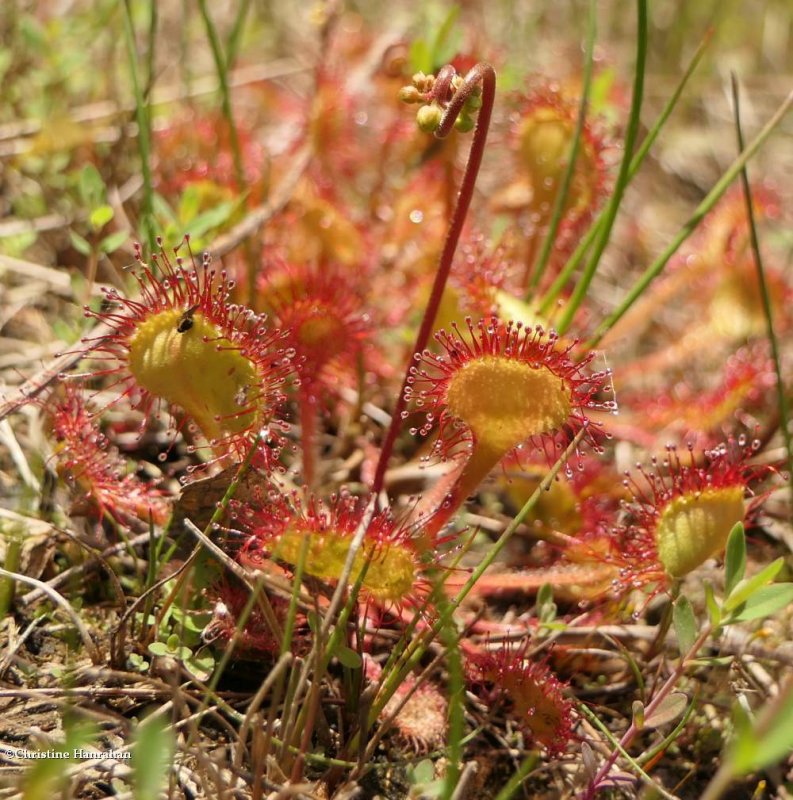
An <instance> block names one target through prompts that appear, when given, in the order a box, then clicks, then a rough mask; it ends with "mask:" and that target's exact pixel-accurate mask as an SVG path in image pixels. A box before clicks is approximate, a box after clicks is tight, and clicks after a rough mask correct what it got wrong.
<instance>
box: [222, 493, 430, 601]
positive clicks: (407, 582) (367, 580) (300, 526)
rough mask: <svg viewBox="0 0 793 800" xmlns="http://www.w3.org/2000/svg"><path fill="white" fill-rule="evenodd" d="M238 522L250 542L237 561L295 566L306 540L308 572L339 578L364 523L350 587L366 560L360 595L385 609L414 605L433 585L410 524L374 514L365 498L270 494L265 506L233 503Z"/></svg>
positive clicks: (387, 514)
mask: <svg viewBox="0 0 793 800" xmlns="http://www.w3.org/2000/svg"><path fill="white" fill-rule="evenodd" d="M232 508H233V518H234V524H235V525H236V526H238V527H239V528H240V529H241V530H242V532H243V534H244V535H247V537H248V538H247V542H246V543H245V545H244V546H243V548H242V550H241V552H240V554H239V557H238V558H239V561H240V562H241V563H242V564H243V565H245V566H248V567H254V568H260V567H262V566H263V563H264V562H265V560H267V559H272V560H275V561H277V562H280V563H283V564H286V565H288V566H290V567H295V566H296V565H297V564H298V562H299V560H300V553H301V550H302V547H303V543H304V542H305V541H306V540H308V549H307V552H306V556H305V562H304V573H305V574H306V575H311V576H313V577H315V578H319V579H321V580H325V581H338V579H339V578H340V577H341V574H342V572H343V570H344V565H345V562H346V560H347V556H348V553H349V552H350V546H351V545H352V542H353V539H354V537H355V535H356V533H357V532H358V531H359V529H360V528H361V526H365V529H366V530H365V533H364V536H363V541H362V543H361V546H360V548H359V550H358V552H357V554H356V556H355V559H354V561H353V568H352V571H351V574H350V585H352V584H354V583H355V582H356V580H357V579H358V577H359V575H360V574H361V572H362V571H363V569H364V566H365V565H367V564H368V566H367V569H366V573H365V575H364V577H363V582H362V585H361V594H360V596H361V598H362V599H363V600H365V601H367V602H372V603H374V604H376V605H379V606H383V607H394V608H400V607H406V606H410V607H414V606H419V605H421V600H422V599H423V597H424V596H426V593H427V591H428V588H429V584H428V582H427V580H426V579H425V578H424V576H423V573H424V570H425V565H424V564H423V562H422V560H421V558H420V556H419V553H418V550H417V546H416V533H415V531H414V528H413V527H412V526H409V525H407V524H403V523H400V522H399V521H397V520H396V519H394V517H393V516H392V514H391V513H390V512H389V511H388V510H383V511H376V512H372V511H371V510H370V509H369V507H368V504H366V503H365V502H363V501H362V500H360V499H358V498H355V497H349V496H337V497H333V498H331V501H330V502H329V503H328V504H325V503H323V502H322V501H321V500H315V499H313V498H311V499H310V500H308V502H307V503H305V504H304V503H302V502H301V501H300V499H299V498H298V497H296V496H294V495H292V496H289V497H284V496H279V495H276V494H271V495H270V496H269V497H268V498H267V500H265V501H264V502H263V503H262V504H258V503H257V504H255V505H253V504H238V503H232Z"/></svg>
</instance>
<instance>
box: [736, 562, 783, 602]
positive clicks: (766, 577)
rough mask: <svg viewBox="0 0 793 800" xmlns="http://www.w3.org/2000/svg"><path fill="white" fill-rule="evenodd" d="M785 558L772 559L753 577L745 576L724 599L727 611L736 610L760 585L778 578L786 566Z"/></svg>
mask: <svg viewBox="0 0 793 800" xmlns="http://www.w3.org/2000/svg"><path fill="white" fill-rule="evenodd" d="M784 563H785V560H784V558H782V556H780V557H779V558H778V559H777V560H776V561H772V562H771V563H770V564H769V565H768V566H767V567H766V568H765V569H762V570H760V572H758V573H757V575H753V576H752V577H751V578H744V580H742V581H740V582H739V583H738V585H737V586H736V587H735V588H734V589H733V590H732V593H731V594H730V596H729V597H728V598H727V599H726V600H725V601H724V610H725V611H734V610H735V609H736V608H738V606H740V605H742V604H743V603H744V602H746V601H747V600H748V599H749V598H750V597H751V596H752V595H753V594H754V593H755V592H756V591H757V590H758V589H760V587H762V586H765V585H766V584H768V583H771V581H773V580H774V578H776V576H777V575H778V574H779V571H780V570H781V569H782V567H783V566H784Z"/></svg>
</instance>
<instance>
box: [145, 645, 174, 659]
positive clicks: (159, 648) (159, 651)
mask: <svg viewBox="0 0 793 800" xmlns="http://www.w3.org/2000/svg"><path fill="white" fill-rule="evenodd" d="M148 650H149V652H150V653H151V654H152V655H153V656H170V655H172V654H173V650H171V649H170V648H169V647H168V645H167V644H165V642H152V643H151V644H150V645H149V647H148Z"/></svg>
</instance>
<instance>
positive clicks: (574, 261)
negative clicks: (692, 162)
mask: <svg viewBox="0 0 793 800" xmlns="http://www.w3.org/2000/svg"><path fill="white" fill-rule="evenodd" d="M712 38H713V29H710V30H708V32H707V33H706V34H705V36H704V37H703V39H702V41H701V42H700V43H699V47H697V49H696V51H695V53H694V55H693V56H692V58H691V61H690V62H689V64H688V67H687V68H686V71H685V73H683V77H682V78H681V79H680V82H679V83H678V84H677V87H676V88H675V91H674V92H673V93H672V96H671V97H670V98H669V100H668V101H667V102H666V105H665V106H664V108H663V109H662V111H661V113H660V114H659V115H658V119H657V120H656V121H655V124H654V125H653V127H652V128H651V129H650V131H649V133H648V134H647V136H645V137H644V140H643V141H642V143H641V145H640V147H639V149H638V150H637V151H636V154H635V155H634V157H633V158H632V159H631V166H630V169H629V170H628V183H629V184H630V183H631V181H633V179H634V178H635V177H636V174H637V173H638V171H639V169H640V168H641V166H642V164H643V163H644V160H645V159H646V158H647V155H648V154H649V152H650V149H651V148H652V146H653V145H654V144H655V142H656V139H658V136H659V135H660V133H661V131H662V130H663V128H664V126H665V125H666V122H667V120H668V119H669V117H670V116H671V115H672V111H674V109H675V107H676V106H677V103H678V101H679V100H680V97H681V95H682V94H683V90H684V89H685V87H686V86H687V84H688V81H689V79H690V78H691V76H692V75H693V74H694V72H695V71H696V68H697V67H698V66H699V62H700V61H701V60H702V57H703V56H704V55H705V51H706V50H707V48H708V45H709V44H710V42H711V39H712ZM604 219H605V212H601V213H600V214H599V215H598V217H597V218H596V219H595V221H594V222H593V223H592V225H590V227H589V230H588V231H587V232H586V235H585V236H584V238H583V239H582V240H581V241H580V242H579V243H578V247H576V249H575V251H574V252H573V255H572V256H570V258H569V259H568V261H567V263H566V264H565V265H564V267H563V268H562V271H561V272H560V273H559V275H558V276H557V278H556V280H555V281H554V282H553V284H551V287H550V288H549V289H548V291H547V292H546V293H545V295H544V297H543V298H542V301H541V302H540V305H539V309H538V310H539V313H540V314H541V315H542V314H547V313H548V312H549V311H550V309H551V307H552V305H553V304H554V303H555V302H556V300H557V299H558V297H559V295H560V294H561V292H562V290H563V289H564V287H565V286H566V285H567V282H568V281H569V280H570V277H571V276H572V274H573V273H574V272H575V271H576V269H578V266H579V265H580V263H581V261H582V260H583V258H584V256H585V255H586V253H587V251H588V250H589V248H590V246H591V245H592V242H593V241H594V239H595V236H597V233H598V230H599V229H600V226H601V225H602V224H603V220H604Z"/></svg>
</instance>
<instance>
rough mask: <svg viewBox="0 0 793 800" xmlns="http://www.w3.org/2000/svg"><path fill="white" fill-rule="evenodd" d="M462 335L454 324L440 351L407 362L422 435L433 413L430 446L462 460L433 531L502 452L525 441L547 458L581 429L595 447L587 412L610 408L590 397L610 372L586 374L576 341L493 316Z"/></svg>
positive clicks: (441, 338) (606, 383)
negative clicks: (423, 410) (420, 409)
mask: <svg viewBox="0 0 793 800" xmlns="http://www.w3.org/2000/svg"><path fill="white" fill-rule="evenodd" d="M467 327H468V335H465V334H463V333H461V332H460V330H459V329H458V328H457V326H456V325H455V326H454V333H453V334H449V333H447V332H446V331H441V332H440V333H438V334H437V335H436V340H437V341H438V343H439V344H440V345H441V347H442V348H443V349H444V351H445V353H443V354H440V355H434V354H432V353H430V352H429V351H425V353H424V354H423V355H422V356H421V358H420V363H419V365H418V366H416V367H413V368H412V370H411V372H412V375H411V378H410V381H409V383H410V386H409V387H408V393H409V398H410V399H411V400H413V402H414V404H415V405H416V406H424V407H427V406H428V407H429V408H428V409H427V422H426V424H425V425H424V426H423V428H422V429H421V433H423V434H425V435H426V434H428V433H429V432H430V431H431V430H432V428H433V426H434V423H435V419H436V418H439V437H438V445H437V447H436V451H437V452H438V453H439V454H440V455H441V456H443V457H446V456H448V455H449V454H454V453H455V451H459V450H460V446H461V445H462V448H463V449H464V450H467V451H468V454H469V455H468V458H467V461H466V463H465V466H464V468H463V469H462V471H461V473H460V476H459V478H458V480H457V483H456V484H455V486H454V488H453V489H452V490H451V491H450V493H449V494H448V495H447V497H446V500H445V502H444V506H443V508H442V509H440V510H439V511H438V513H436V514H434V515H433V517H432V520H431V522H430V526H431V530H433V531H437V530H439V529H440V527H441V526H442V525H443V524H444V523H445V522H446V521H447V520H448V519H449V518H450V516H451V515H452V514H453V513H454V511H455V510H456V509H457V508H458V507H459V505H460V504H461V503H462V502H463V501H464V499H465V498H466V497H467V496H468V495H469V494H471V493H472V492H473V491H474V490H475V489H476V487H477V486H478V485H479V484H480V483H481V482H482V481H483V480H484V479H485V477H487V475H488V474H489V473H490V471H491V470H492V469H493V468H494V467H495V466H496V464H498V462H499V461H501V459H502V458H504V456H506V455H507V454H508V453H510V452H511V451H513V450H514V449H515V448H518V447H520V446H523V445H524V444H526V443H528V444H530V445H532V446H534V447H537V448H538V449H545V451H546V456H547V457H548V460H549V462H551V463H552V462H553V461H554V460H555V459H556V458H557V457H558V455H559V452H561V450H562V449H563V448H564V443H563V442H562V439H565V442H566V441H567V437H570V438H572V437H573V436H574V435H575V434H576V433H577V432H578V431H579V430H580V429H582V428H584V429H585V433H584V436H583V438H584V440H586V441H587V442H588V443H589V444H590V445H591V446H592V447H594V448H595V449H598V448H599V445H598V444H597V440H596V429H597V427H598V426H597V425H595V424H594V423H592V422H591V421H590V420H589V418H588V417H587V412H588V411H590V410H593V409H612V408H614V403H613V402H612V401H607V400H599V399H597V395H598V394H599V393H604V392H606V391H609V390H610V372H609V371H608V370H605V371H600V372H588V371H587V367H588V366H589V365H590V363H591V362H592V360H593V359H594V358H595V354H594V353H593V352H589V353H586V354H584V355H583V357H582V358H581V359H580V360H578V361H576V360H574V358H573V352H574V350H575V347H576V344H575V343H573V344H571V345H568V346H566V347H565V346H563V345H562V344H561V343H560V342H559V339H558V337H557V336H556V334H555V333H553V332H551V333H546V332H545V331H543V329H542V328H541V327H539V326H537V327H535V328H524V327H523V326H522V325H521V324H520V323H517V324H513V323H512V322H508V323H503V322H501V321H500V320H498V319H497V318H491V319H490V320H488V321H484V320H483V321H480V322H479V323H477V325H476V326H474V325H473V323H472V322H471V321H470V320H467Z"/></svg>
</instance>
